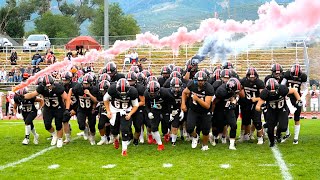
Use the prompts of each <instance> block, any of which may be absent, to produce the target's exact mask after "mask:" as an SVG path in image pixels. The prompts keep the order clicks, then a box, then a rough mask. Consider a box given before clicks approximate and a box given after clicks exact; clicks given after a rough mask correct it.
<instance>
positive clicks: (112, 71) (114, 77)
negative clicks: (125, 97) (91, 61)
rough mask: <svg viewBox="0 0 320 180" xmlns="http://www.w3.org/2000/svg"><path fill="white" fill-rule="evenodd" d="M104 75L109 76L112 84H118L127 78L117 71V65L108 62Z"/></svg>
mask: <svg viewBox="0 0 320 180" xmlns="http://www.w3.org/2000/svg"><path fill="white" fill-rule="evenodd" d="M103 73H107V74H109V76H110V78H111V81H110V83H111V84H113V83H116V82H117V81H118V80H119V79H121V78H125V76H124V75H123V74H121V73H118V71H117V65H116V64H115V63H114V62H108V63H107V65H106V67H105V68H104V71H103Z"/></svg>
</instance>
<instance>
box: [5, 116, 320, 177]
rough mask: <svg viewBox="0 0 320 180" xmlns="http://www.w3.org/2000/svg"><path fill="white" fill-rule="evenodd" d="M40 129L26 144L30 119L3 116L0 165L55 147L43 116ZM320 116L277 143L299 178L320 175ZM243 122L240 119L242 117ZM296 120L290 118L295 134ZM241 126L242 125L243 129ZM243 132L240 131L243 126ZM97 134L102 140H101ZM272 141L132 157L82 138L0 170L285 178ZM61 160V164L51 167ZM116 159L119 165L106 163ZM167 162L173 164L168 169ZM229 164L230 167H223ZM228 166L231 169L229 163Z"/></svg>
mask: <svg viewBox="0 0 320 180" xmlns="http://www.w3.org/2000/svg"><path fill="white" fill-rule="evenodd" d="M34 122H35V127H36V129H37V132H38V133H39V134H40V143H39V145H34V144H33V143H32V140H33V136H32V135H31V141H30V144H29V145H27V146H24V145H22V144H21V142H22V140H23V138H24V124H23V123H22V122H21V121H12V120H11V121H0V142H1V146H0V169H1V167H2V166H4V165H6V164H8V163H12V162H16V161H19V160H21V159H23V158H26V157H29V156H31V155H32V154H35V153H37V152H39V151H41V150H43V149H46V148H48V147H50V141H49V140H47V139H46V138H47V137H49V133H48V132H46V131H45V130H44V126H43V124H42V122H41V121H34ZM71 123H72V127H73V137H76V135H75V134H76V133H77V132H79V130H77V129H78V128H77V124H76V121H71ZM319 123H320V121H316V120H301V124H302V125H301V131H300V140H299V144H298V145H293V144H292V140H293V135H292V136H291V138H290V139H289V140H288V141H286V142H285V143H283V144H279V145H277V146H278V148H279V150H280V152H281V154H282V156H283V159H284V161H285V163H286V164H287V166H288V168H289V172H290V173H291V175H292V176H293V178H294V179H318V178H319V176H320V172H319V167H318V162H320V156H319V154H320V150H319V148H318V147H319V145H318V144H317V142H318V141H317V140H318V137H319V134H320V132H319V131H318V129H319ZM238 125H239V126H238V127H240V122H238ZM293 126H294V125H293V121H292V120H290V127H291V133H293ZM238 129H240V128H238ZM238 134H239V131H238ZM99 139H100V138H99V137H98V136H97V137H96V141H99ZM268 145H269V143H268V142H265V143H264V144H263V145H260V146H259V145H257V144H256V140H253V141H252V142H246V143H237V150H236V151H232V150H229V149H228V144H221V143H219V144H218V145H217V146H216V147H213V146H211V145H209V148H210V149H209V150H208V151H206V152H202V151H201V150H200V145H199V146H198V147H197V148H196V149H191V143H190V142H182V141H178V142H177V146H176V147H172V146H171V144H165V150H164V151H162V152H158V151H157V150H156V148H157V146H156V145H148V144H140V145H139V146H132V145H130V146H129V147H128V157H122V156H121V147H120V148H119V149H118V150H116V149H114V148H113V146H112V145H103V146H91V145H90V144H89V142H88V141H85V140H83V138H79V139H76V140H74V141H73V142H71V143H70V144H68V145H65V146H63V148H61V149H58V148H53V149H52V150H49V151H47V152H45V153H44V154H42V155H40V156H37V157H35V158H33V159H30V160H29V161H26V162H24V163H21V164H17V165H15V166H13V167H8V168H5V169H3V170H0V179H57V178H62V179H282V175H281V171H280V168H279V166H278V164H277V163H276V160H275V158H274V156H273V153H272V151H271V150H270V148H269V146H268ZM53 164H58V165H59V167H58V168H57V169H49V168H48V167H49V166H51V165H53ZM108 164H114V165H115V167H114V168H110V169H105V168H102V166H105V165H108ZM164 164H171V165H172V167H170V168H165V167H163V165H164ZM223 166H225V168H222V167H223ZM226 167H228V168H226Z"/></svg>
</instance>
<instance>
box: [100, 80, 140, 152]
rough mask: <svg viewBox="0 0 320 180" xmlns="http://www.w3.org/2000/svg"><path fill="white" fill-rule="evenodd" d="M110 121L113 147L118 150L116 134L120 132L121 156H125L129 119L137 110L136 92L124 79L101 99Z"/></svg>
mask: <svg viewBox="0 0 320 180" xmlns="http://www.w3.org/2000/svg"><path fill="white" fill-rule="evenodd" d="M103 101H104V105H105V107H106V111H107V117H108V118H109V119H110V124H111V133H112V135H113V136H114V147H115V148H116V149H118V148H119V137H118V134H119V133H120V130H121V135H122V152H121V154H122V156H127V147H128V144H129V140H130V137H129V133H130V131H131V124H132V123H131V117H132V115H133V114H134V113H135V112H136V111H137V110H138V107H139V102H138V91H137V89H136V88H134V87H130V84H129V82H128V81H127V80H126V79H125V78H121V79H119V80H118V82H117V84H114V85H111V86H110V88H109V89H108V92H107V93H106V94H105V95H104V97H103Z"/></svg>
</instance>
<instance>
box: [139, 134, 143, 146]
mask: <svg viewBox="0 0 320 180" xmlns="http://www.w3.org/2000/svg"><path fill="white" fill-rule="evenodd" d="M139 142H140V143H141V144H143V143H144V137H143V134H141V135H140V136H139Z"/></svg>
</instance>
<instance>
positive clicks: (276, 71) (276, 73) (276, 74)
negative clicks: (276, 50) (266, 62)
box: [271, 63, 283, 79]
mask: <svg viewBox="0 0 320 180" xmlns="http://www.w3.org/2000/svg"><path fill="white" fill-rule="evenodd" d="M271 72H272V77H273V78H276V79H280V78H281V74H282V72H283V69H282V67H281V65H280V64H278V63H276V64H273V65H272V66H271Z"/></svg>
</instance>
